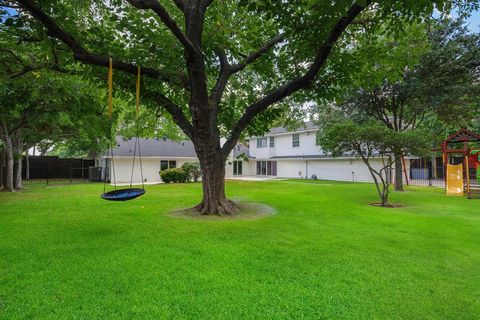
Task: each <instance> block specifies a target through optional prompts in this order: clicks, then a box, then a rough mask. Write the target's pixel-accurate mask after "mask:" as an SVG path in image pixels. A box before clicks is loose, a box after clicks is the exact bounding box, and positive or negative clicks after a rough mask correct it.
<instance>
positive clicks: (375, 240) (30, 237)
mask: <svg viewBox="0 0 480 320" xmlns="http://www.w3.org/2000/svg"><path fill="white" fill-rule="evenodd" d="M146 189H147V193H146V194H145V196H143V197H141V198H138V199H136V200H133V201H130V202H124V203H116V202H107V201H103V200H101V199H100V197H99V196H100V193H101V192H102V190H103V188H102V186H101V185H96V184H94V185H75V186H66V187H55V188H45V187H43V186H35V187H29V188H28V189H27V190H25V191H24V192H21V193H16V194H6V193H2V194H0V318H2V319H287V318H289V319H330V318H331V319H374V318H375V319H478V317H479V315H480V200H467V199H463V198H457V197H446V196H444V195H443V191H442V190H438V189H427V188H409V189H408V191H407V192H405V193H393V194H392V201H393V202H395V203H398V204H402V205H404V207H403V208H395V209H384V208H377V207H373V206H369V205H368V204H369V203H371V202H375V201H377V199H376V195H375V191H374V187H373V185H369V184H348V183H335V182H325V181H318V182H314V181H301V180H285V181H267V182H265V181H261V182H241V181H236V182H228V184H227V189H228V190H227V191H228V194H229V195H230V196H231V197H232V198H236V199H240V200H243V201H252V202H260V203H263V204H267V205H269V206H271V207H273V208H275V210H276V214H275V215H274V216H271V217H266V218H262V219H258V220H234V221H202V220H190V219H184V218H174V217H171V216H169V212H170V211H171V210H173V209H179V208H185V207H189V206H193V205H195V204H196V203H197V201H198V200H199V198H200V195H201V186H200V184H193V183H192V184H182V185H158V186H146Z"/></svg>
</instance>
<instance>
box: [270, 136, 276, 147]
mask: <svg viewBox="0 0 480 320" xmlns="http://www.w3.org/2000/svg"><path fill="white" fill-rule="evenodd" d="M269 147H270V148H275V137H270V145H269Z"/></svg>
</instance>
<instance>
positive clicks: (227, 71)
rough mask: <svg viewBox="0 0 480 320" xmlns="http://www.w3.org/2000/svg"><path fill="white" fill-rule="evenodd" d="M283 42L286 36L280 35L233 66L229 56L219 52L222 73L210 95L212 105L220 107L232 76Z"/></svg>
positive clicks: (221, 51) (222, 51)
mask: <svg viewBox="0 0 480 320" xmlns="http://www.w3.org/2000/svg"><path fill="white" fill-rule="evenodd" d="M283 40H285V35H284V34H280V35H277V36H276V37H273V38H272V39H270V40H269V41H268V42H266V43H265V44H264V45H263V46H262V47H261V48H260V49H258V50H257V51H255V52H252V53H251V54H249V55H248V56H246V57H245V59H244V60H243V61H242V62H239V63H237V64H234V65H231V64H230V63H229V62H228V58H227V55H226V53H225V51H224V50H223V49H222V50H220V49H219V50H217V56H218V59H219V61H220V72H219V74H218V78H217V81H216V83H215V86H214V87H213V89H212V92H211V94H210V101H211V103H212V105H214V106H218V104H219V103H220V101H221V99H222V95H223V92H224V91H225V87H226V86H227V83H228V79H229V78H230V76H231V75H232V74H234V73H236V72H239V71H242V70H243V69H245V68H246V67H247V66H248V65H249V64H251V63H253V62H255V60H257V59H258V58H260V57H261V56H262V55H264V54H265V53H267V52H268V51H269V50H270V49H271V48H272V47H273V46H275V45H276V44H278V43H280V42H282V41H283Z"/></svg>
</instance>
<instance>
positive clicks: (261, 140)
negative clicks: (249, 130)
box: [257, 137, 267, 149]
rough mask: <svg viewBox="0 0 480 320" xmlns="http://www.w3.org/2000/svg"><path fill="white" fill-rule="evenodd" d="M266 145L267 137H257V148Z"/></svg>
mask: <svg viewBox="0 0 480 320" xmlns="http://www.w3.org/2000/svg"><path fill="white" fill-rule="evenodd" d="M266 147H267V138H266V137H263V138H257V148H259V149H260V148H266Z"/></svg>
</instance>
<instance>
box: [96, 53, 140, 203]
mask: <svg viewBox="0 0 480 320" xmlns="http://www.w3.org/2000/svg"><path fill="white" fill-rule="evenodd" d="M112 70H113V64H112V59H109V70H108V107H109V108H108V109H109V116H110V119H111V118H112V82H113V81H112V78H113V77H112V73H113V72H112ZM140 74H141V72H140V67H138V71H137V83H136V104H137V118H138V114H139V108H140ZM137 146H138V158H139V160H140V173H141V179H142V188H132V183H133V171H134V168H135V158H136V154H137ZM110 153H111V166H112V173H113V185H114V188H115V190H113V191H109V192H106V190H105V189H106V184H107V178H106V177H105V179H104V184H103V193H102V195H101V198H102V199H104V200H109V201H128V200H132V199H135V198H138V197H140V196H142V195H144V194H145V185H144V183H143V182H144V180H143V166H142V153H141V151H140V140H139V138H138V122H137V137H136V140H135V148H134V151H133V161H132V174H131V177H130V187H129V188H126V189H118V190H117V183H116V178H115V164H114V161H113V159H114V156H113V145H111V146H110Z"/></svg>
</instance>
